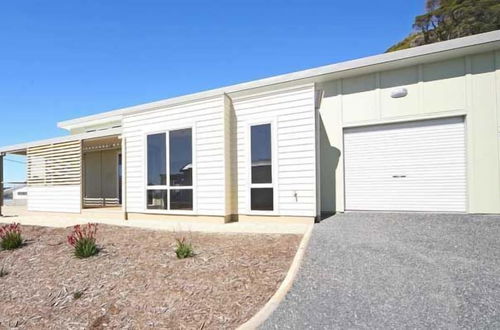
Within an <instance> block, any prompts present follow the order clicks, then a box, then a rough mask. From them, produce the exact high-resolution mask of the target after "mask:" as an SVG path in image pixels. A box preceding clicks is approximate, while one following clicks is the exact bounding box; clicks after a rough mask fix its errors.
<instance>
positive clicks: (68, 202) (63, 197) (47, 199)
mask: <svg viewBox="0 0 500 330" xmlns="http://www.w3.org/2000/svg"><path fill="white" fill-rule="evenodd" d="M81 200H82V196H81V186H80V185H71V186H70V185H68V186H30V187H28V211H44V212H68V213H80V210H81V209H80V208H81Z"/></svg>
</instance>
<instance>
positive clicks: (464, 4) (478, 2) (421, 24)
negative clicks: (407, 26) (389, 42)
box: [387, 0, 500, 52]
mask: <svg viewBox="0 0 500 330" xmlns="http://www.w3.org/2000/svg"><path fill="white" fill-rule="evenodd" d="M425 10H426V13H425V14H423V15H419V16H417V17H415V21H414V23H413V32H412V33H411V34H410V35H409V36H408V37H406V38H405V39H404V40H402V41H401V42H399V43H397V44H395V45H394V46H392V47H391V48H389V49H388V50H387V51H388V52H391V51H396V50H400V49H405V48H411V47H416V46H421V45H426V44H432V43H434V42H438V41H444V40H450V39H455V38H460V37H466V36H470V35H473V34H478V33H484V32H489V31H494V30H499V29H500V0H426V3H425Z"/></svg>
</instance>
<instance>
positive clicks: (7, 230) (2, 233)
mask: <svg viewBox="0 0 500 330" xmlns="http://www.w3.org/2000/svg"><path fill="white" fill-rule="evenodd" d="M21 245H23V238H22V235H21V225H20V224H18V223H11V224H10V225H4V226H2V227H0V246H1V247H2V249H4V250H12V249H17V248H19V247H21Z"/></svg>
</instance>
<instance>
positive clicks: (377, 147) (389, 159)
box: [344, 118, 466, 212]
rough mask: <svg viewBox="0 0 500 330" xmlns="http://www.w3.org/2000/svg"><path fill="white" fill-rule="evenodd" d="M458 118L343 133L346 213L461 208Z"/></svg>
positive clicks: (462, 175)
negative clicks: (348, 211) (354, 211)
mask: <svg viewBox="0 0 500 330" xmlns="http://www.w3.org/2000/svg"><path fill="white" fill-rule="evenodd" d="M464 134H465V133H464V123H463V119H462V118H451V119H438V120H429V121H422V122H412V123H403V124H392V125H382V126H376V127H365V128H354V129H346V130H345V134H344V156H345V158H344V162H345V163H344V166H345V193H346V210H387V211H391V210H397V211H453V212H464V211H465V208H466V206H465V205H466V179H465V177H466V176H465V175H466V174H465V137H464Z"/></svg>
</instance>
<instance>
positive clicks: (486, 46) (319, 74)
mask: <svg viewBox="0 0 500 330" xmlns="http://www.w3.org/2000/svg"><path fill="white" fill-rule="evenodd" d="M497 48H500V30H498V31H493V32H488V33H482V34H477V35H474V36H469V37H465V38H458V39H453V40H448V41H443V42H438V43H434V44H430V45H425V46H420V47H415V48H410V49H404V50H400V51H396V52H391V53H385V54H381V55H375V56H369V57H365V58H361V59H356V60H351V61H346V62H341V63H337V64H332V65H326V66H321V67H318V68H314V69H309V70H303V71H298V72H293V73H288V74H283V75H278V76H274V77H270V78H265V79H260V80H254V81H250V82H245V83H240V84H236V85H231V86H226V87H221V88H216V89H211V90H207V91H203V92H199V93H194V94H188V95H183V96H178V97H173V98H168V99H165V100H161V101H156V102H151V103H145V104H141V105H136V106H132V107H127V108H121V109H117V110H112V111H107V112H103V113H100V114H96V115H91V116H86V117H80V118H76V119H72V120H66V121H62V122H59V123H58V126H59V127H60V128H64V129H72V128H75V127H81V126H83V125H94V124H99V123H102V122H103V121H115V120H120V119H121V118H122V117H123V116H124V115H129V114H134V113H138V112H142V111H148V110H153V109H158V108H160V107H165V106H171V105H176V104H182V103H186V102H192V101H197V100H202V99H207V98H212V97H216V96H221V95H224V94H229V95H230V94H233V93H239V92H244V91H252V90H255V89H260V88H265V87H272V86H279V85H283V84H287V83H294V82H300V83H306V82H315V83H319V82H324V81H327V80H332V79H338V78H345V77H347V76H353V75H357V74H362V73H366V72H370V71H375V70H387V69H391V68H395V67H398V66H404V65H412V64H418V63H425V62H430V61H437V60H440V59H444V58H447V57H448V58H449V57H452V56H457V57H458V56H465V55H469V54H473V53H477V52H483V51H490V50H494V49H497Z"/></svg>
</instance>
